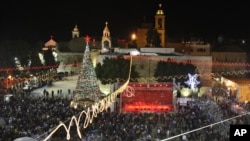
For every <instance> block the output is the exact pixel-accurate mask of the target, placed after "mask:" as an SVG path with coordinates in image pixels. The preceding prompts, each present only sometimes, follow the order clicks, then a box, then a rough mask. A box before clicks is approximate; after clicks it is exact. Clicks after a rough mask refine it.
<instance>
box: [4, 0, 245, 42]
mask: <svg viewBox="0 0 250 141" xmlns="http://www.w3.org/2000/svg"><path fill="white" fill-rule="evenodd" d="M246 2H247V1H228V0H124V1H122V0H89V1H87V0H82V1H80V0H70V1H69V0H65V1H58V0H40V1H31V0H2V1H1V2H0V8H1V21H0V22H1V24H0V38H1V40H6V39H10V40H11V39H23V40H27V41H39V40H41V41H47V40H48V39H49V38H50V36H51V35H53V37H54V39H55V40H56V41H68V40H70V39H71V31H72V29H73V28H74V26H75V25H76V24H77V25H78V28H79V30H80V34H81V36H85V35H90V36H100V37H101V36H102V31H103V29H104V26H105V21H108V22H109V25H108V26H109V29H110V32H111V36H113V37H119V38H129V37H130V35H131V33H132V32H134V31H135V30H136V28H137V27H139V26H140V25H141V24H142V21H143V20H146V21H147V22H153V21H154V15H155V13H156V11H157V9H158V5H159V3H162V4H163V10H164V12H165V15H166V30H167V35H168V36H169V37H177V36H186V35H198V36H203V37H217V36H218V35H225V36H229V37H233V38H234V37H235V38H238V37H243V38H247V37H249V35H250V18H249V13H250V8H249V5H248V4H247V3H246Z"/></svg>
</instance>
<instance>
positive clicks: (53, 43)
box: [45, 36, 57, 47]
mask: <svg viewBox="0 0 250 141" xmlns="http://www.w3.org/2000/svg"><path fill="white" fill-rule="evenodd" d="M48 46H57V43H56V42H55V41H54V40H53V36H50V40H49V41H48V42H46V43H45V47H48Z"/></svg>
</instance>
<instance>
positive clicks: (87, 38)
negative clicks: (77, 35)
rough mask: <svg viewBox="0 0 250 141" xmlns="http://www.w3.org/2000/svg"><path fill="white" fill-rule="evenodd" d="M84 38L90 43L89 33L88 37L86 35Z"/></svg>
mask: <svg viewBox="0 0 250 141" xmlns="http://www.w3.org/2000/svg"><path fill="white" fill-rule="evenodd" d="M84 39H85V41H86V42H87V43H89V40H90V37H89V36H88V35H87V36H86V37H84Z"/></svg>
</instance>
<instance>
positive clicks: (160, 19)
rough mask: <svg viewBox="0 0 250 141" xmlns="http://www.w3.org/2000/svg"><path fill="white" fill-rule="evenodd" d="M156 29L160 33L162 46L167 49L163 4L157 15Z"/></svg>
mask: <svg viewBox="0 0 250 141" xmlns="http://www.w3.org/2000/svg"><path fill="white" fill-rule="evenodd" d="M155 29H156V30H157V32H158V33H159V36H160V39H161V46H162V47H165V38H166V37H165V15H164V12H163V10H162V4H159V9H158V10H157V12H156V15H155Z"/></svg>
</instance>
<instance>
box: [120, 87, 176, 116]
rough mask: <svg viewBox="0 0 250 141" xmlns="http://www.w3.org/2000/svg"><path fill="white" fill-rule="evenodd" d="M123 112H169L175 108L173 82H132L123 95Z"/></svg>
mask: <svg viewBox="0 0 250 141" xmlns="http://www.w3.org/2000/svg"><path fill="white" fill-rule="evenodd" d="M120 100H121V103H122V108H121V109H122V112H168V111H172V110H173V105H172V104H173V102H172V101H173V85H172V84H171V83H150V84H149V83H146V84H145V83H143V84H142V83H130V84H129V85H128V87H127V89H126V90H125V91H124V92H123V93H122V95H121V99H120Z"/></svg>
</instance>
